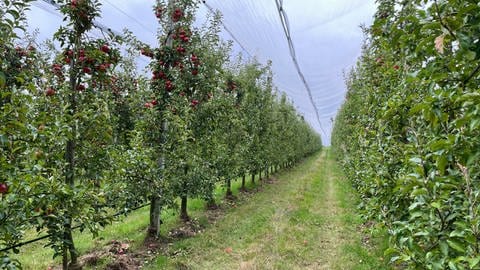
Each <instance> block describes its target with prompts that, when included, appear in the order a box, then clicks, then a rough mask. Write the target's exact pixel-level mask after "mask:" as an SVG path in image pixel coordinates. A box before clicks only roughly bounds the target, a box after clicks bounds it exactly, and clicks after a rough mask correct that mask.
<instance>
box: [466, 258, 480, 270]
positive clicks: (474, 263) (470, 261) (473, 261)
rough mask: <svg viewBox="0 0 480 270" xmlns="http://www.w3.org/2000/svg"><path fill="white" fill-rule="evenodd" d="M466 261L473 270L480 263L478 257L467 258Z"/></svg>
mask: <svg viewBox="0 0 480 270" xmlns="http://www.w3.org/2000/svg"><path fill="white" fill-rule="evenodd" d="M467 261H468V265H469V266H470V268H472V269H473V268H474V267H475V266H477V265H478V264H479V263H480V257H475V258H468V259H467Z"/></svg>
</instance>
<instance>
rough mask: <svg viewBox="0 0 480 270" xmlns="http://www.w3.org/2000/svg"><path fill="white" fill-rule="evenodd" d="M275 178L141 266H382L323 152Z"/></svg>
mask: <svg viewBox="0 0 480 270" xmlns="http://www.w3.org/2000/svg"><path fill="white" fill-rule="evenodd" d="M277 177H278V179H277V180H276V181H273V183H272V184H264V187H265V188H264V190H263V191H262V192H259V193H257V194H255V195H254V196H252V197H251V198H250V199H249V200H248V201H245V202H244V203H243V204H242V205H240V206H238V207H236V208H235V209H231V210H230V211H228V212H227V213H226V215H225V216H224V217H222V218H221V219H220V220H218V221H217V222H216V223H215V224H214V225H212V226H210V227H208V228H207V229H206V230H205V232H203V233H202V234H199V235H197V236H195V237H192V238H186V239H182V240H179V241H176V242H173V243H172V244H171V246H170V247H169V251H168V255H165V256H160V257H157V259H156V260H154V261H153V262H152V263H151V264H149V265H148V266H147V267H146V269H388V268H386V267H385V266H384V262H383V260H382V258H381V252H379V249H378V245H379V244H374V245H373V246H372V245H371V246H370V247H367V246H365V245H364V244H362V242H365V239H366V237H365V236H364V235H362V234H361V232H359V227H360V219H359V218H358V216H357V215H356V213H355V197H354V195H353V194H354V192H353V190H352V188H351V187H350V186H349V184H348V183H347V182H346V180H344V179H343V178H342V175H341V173H340V170H339V169H338V168H337V167H336V164H335V161H334V160H333V159H332V157H331V156H330V154H329V151H328V149H327V150H324V151H323V152H322V153H319V154H317V155H314V156H313V157H310V158H308V159H307V160H305V161H304V162H302V163H301V164H300V165H298V166H297V167H296V168H294V169H292V170H290V171H288V172H285V173H281V174H280V175H278V176H277ZM367 239H369V242H370V244H371V243H372V242H375V241H374V240H372V239H370V238H367ZM380 244H381V243H380Z"/></svg>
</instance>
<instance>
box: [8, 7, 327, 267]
mask: <svg viewBox="0 0 480 270" xmlns="http://www.w3.org/2000/svg"><path fill="white" fill-rule="evenodd" d="M56 2H57V3H58V5H59V11H60V12H61V13H62V14H63V15H64V22H65V25H63V26H61V27H60V28H59V29H58V31H57V33H56V34H55V36H54V37H53V40H54V42H50V43H47V45H45V46H33V43H31V42H30V41H24V40H22V39H20V38H19V37H18V36H17V34H16V33H18V32H21V30H22V26H23V24H24V18H25V10H26V9H27V8H28V1H3V2H2V3H1V4H0V7H1V10H0V15H1V18H2V20H1V24H0V28H1V43H0V48H1V49H0V56H1V57H0V61H1V62H0V64H1V65H0V90H1V95H0V229H1V230H0V249H2V250H3V249H5V248H8V247H10V246H12V245H15V244H17V243H19V242H21V241H22V240H25V239H23V235H24V232H25V231H26V230H32V229H36V230H38V231H39V232H47V233H48V234H49V235H50V237H49V238H48V239H49V240H48V246H50V247H52V248H53V249H54V251H55V256H62V258H63V268H64V269H78V268H80V267H81V266H80V265H78V263H77V257H78V253H77V250H76V248H75V245H74V242H75V239H73V237H72V230H74V229H77V228H78V229H80V230H84V229H87V230H89V231H90V232H92V233H93V234H94V235H95V234H96V233H97V232H98V230H99V229H101V227H102V226H106V225H107V224H108V223H109V222H110V221H111V220H112V219H113V216H114V215H113V214H114V213H116V214H118V213H128V211H129V209H132V208H134V207H137V206H138V205H140V204H143V203H146V202H149V203H150V208H151V210H150V213H151V215H150V219H151V221H150V227H149V230H148V234H149V235H150V236H153V237H155V236H157V235H158V233H159V226H160V224H161V221H160V219H159V218H160V213H161V210H162V208H164V207H172V206H173V207H175V206H176V204H177V198H179V197H180V198H181V215H180V216H181V217H182V218H183V219H188V213H187V212H186V204H187V198H189V197H190V198H191V197H201V198H204V199H205V200H207V201H208V202H212V199H213V190H214V188H215V185H216V184H218V183H224V184H225V186H226V190H227V192H226V193H227V195H229V186H230V183H231V181H234V180H236V179H238V178H239V177H241V176H245V175H247V174H252V175H256V174H258V173H261V172H265V173H266V174H268V172H270V171H271V169H272V168H278V167H280V166H290V165H292V164H293V163H294V162H295V161H297V160H299V159H300V158H302V157H304V156H306V155H308V154H311V153H313V152H315V151H317V150H319V149H320V147H321V141H320V137H319V135H318V134H316V133H315V132H314V131H313V130H312V129H311V128H310V126H309V125H308V124H307V123H306V122H305V121H304V120H303V118H302V117H301V116H299V115H298V114H297V113H296V111H295V109H294V106H293V104H291V103H290V102H288V101H287V98H286V97H285V96H277V94H276V89H275V88H274V85H273V82H272V74H271V70H270V65H265V66H263V65H261V64H259V63H257V62H255V61H251V62H247V63H245V62H242V61H238V63H236V64H231V63H230V60H229V55H230V45H229V43H228V42H224V41H222V40H221V39H220V38H219V36H218V33H219V31H220V27H219V25H220V17H219V16H218V15H216V14H211V16H210V17H209V19H208V21H207V23H205V24H204V26H202V27H199V28H197V27H194V26H193V21H194V18H195V10H196V7H197V5H198V4H199V2H198V1H191V0H177V1H168V2H167V1H157V2H156V4H155V6H154V13H155V16H156V17H157V18H158V21H159V23H160V30H159V31H158V48H150V47H148V46H146V45H144V44H142V43H141V42H139V41H138V40H136V39H135V37H134V35H133V34H131V33H126V34H125V35H124V36H123V37H118V36H115V35H113V34H112V33H103V38H102V39H92V38H91V36H90V35H89V34H90V31H91V30H92V29H93V28H95V23H94V20H95V18H96V17H98V16H100V2H101V1H97V0H64V1H56ZM26 42H27V43H28V44H25V43H26ZM140 54H141V55H142V56H140ZM136 57H146V59H150V60H151V63H150V65H149V69H150V70H151V72H152V77H151V78H146V77H145V76H142V75H139V74H138V72H137V71H136V65H135V58H136ZM12 251H13V252H15V251H17V250H15V249H13V250H12V249H5V250H4V251H0V258H1V261H0V267H1V268H10V269H15V268H17V267H18V266H19V262H16V261H12V260H11V259H9V257H8V255H9V252H12Z"/></svg>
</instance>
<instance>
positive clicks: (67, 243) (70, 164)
mask: <svg viewBox="0 0 480 270" xmlns="http://www.w3.org/2000/svg"><path fill="white" fill-rule="evenodd" d="M79 47H80V39H79V38H76V41H75V48H76V49H78V48H79ZM74 66H75V61H72V62H71V63H70V69H71V70H70V82H69V83H70V89H69V90H70V91H69V92H70V93H69V97H68V98H69V103H70V109H69V110H68V112H67V113H68V115H69V117H70V128H71V130H72V137H71V138H72V139H69V140H68V141H67V145H66V148H65V162H66V168H65V184H67V185H68V186H69V187H70V188H72V189H73V187H74V186H75V150H76V142H75V138H76V137H77V128H76V124H75V123H74V122H73V121H74V120H73V117H74V115H75V114H76V112H77V100H76V96H75V95H76V86H77V81H76V80H77V78H76V76H75V74H74ZM65 211H66V213H65V227H64V231H63V254H62V256H63V258H62V268H63V269H64V270H67V269H81V267H80V266H79V265H78V263H77V257H78V256H77V251H76V250H75V244H74V242H73V237H72V226H71V222H72V217H71V216H70V213H69V212H70V211H69V210H68V207H65ZM67 251H68V252H67ZM68 253H70V264H69V263H68Z"/></svg>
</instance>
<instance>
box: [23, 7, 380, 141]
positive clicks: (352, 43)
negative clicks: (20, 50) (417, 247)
mask: <svg viewBox="0 0 480 270" xmlns="http://www.w3.org/2000/svg"><path fill="white" fill-rule="evenodd" d="M101 2H102V18H100V19H98V20H97V21H98V22H100V23H101V24H103V25H104V26H107V27H109V28H111V29H113V30H116V31H118V32H121V31H122V29H124V28H128V29H129V30H131V31H132V32H133V33H134V34H135V35H136V36H137V37H138V38H139V39H140V40H141V41H143V42H145V43H147V44H150V45H152V46H156V36H155V32H156V29H157V26H158V24H157V21H156V18H155V16H154V14H153V12H152V6H153V4H154V2H155V1H153V0H102V1H101ZM206 2H207V4H208V5H209V6H211V7H212V8H213V9H216V10H219V11H220V12H221V13H222V15H223V24H224V25H225V26H226V27H227V28H228V29H229V30H230V32H231V33H232V34H233V35H234V36H235V39H236V40H238V42H239V43H240V44H241V46H240V45H239V44H238V43H236V42H235V43H234V50H233V52H234V53H236V52H239V51H241V52H243V53H244V54H245V57H247V58H248V56H249V55H250V56H254V57H256V58H257V59H258V60H259V61H260V62H261V63H264V64H265V63H267V61H268V60H271V61H272V69H273V72H274V83H275V85H276V86H277V87H278V91H279V92H284V93H286V94H287V96H288V97H289V99H290V100H291V101H292V102H293V103H294V104H295V107H296V108H297V111H298V112H299V113H300V114H302V115H303V116H304V118H305V120H306V121H307V122H308V123H310V125H311V126H312V128H313V129H314V130H316V131H317V132H318V133H319V134H320V135H321V137H322V142H323V144H324V145H329V144H330V133H331V130H332V125H333V122H332V120H333V119H335V115H336V113H337V111H338V109H339V107H340V106H341V104H342V103H343V101H344V98H345V94H346V87H345V83H344V76H343V74H344V72H348V71H349V70H350V69H351V68H352V66H353V65H354V64H355V62H356V59H357V58H358V57H359V56H360V51H361V46H362V42H363V33H362V31H361V29H360V25H366V26H369V25H370V24H371V23H372V17H373V13H374V12H375V8H376V5H375V3H374V2H375V1H374V0H283V1H279V2H281V3H282V6H283V10H284V11H285V13H286V14H287V17H288V22H289V26H290V35H291V38H292V41H293V44H294V48H295V53H296V58H297V61H298V64H299V67H300V70H301V72H302V73H303V75H304V77H305V79H306V82H307V84H308V85H309V87H310V89H311V93H312V98H313V101H314V103H315V105H316V107H317V109H318V113H319V117H320V123H319V122H318V121H317V118H316V114H315V109H314V107H313V106H312V104H311V101H310V99H309V97H308V93H307V90H306V88H305V86H304V84H303V83H302V81H301V79H300V77H299V75H298V73H297V71H296V69H295V66H294V63H293V61H292V58H291V56H290V53H289V47H288V43H287V39H286V37H285V33H284V30H283V27H282V23H281V20H280V16H279V12H278V9H277V6H276V0H206ZM206 13H207V8H206V6H205V5H203V4H202V5H200V8H199V11H198V17H199V18H198V20H199V21H201V19H202V18H201V17H203V16H205V14H206ZM27 18H28V23H29V30H30V31H33V30H38V32H39V35H38V39H39V41H42V40H44V39H46V38H51V37H52V36H53V33H54V32H55V31H56V29H57V28H58V26H59V25H61V24H62V16H61V15H60V14H59V13H58V11H56V10H55V8H54V7H52V6H51V5H49V4H48V3H45V2H43V1H42V0H38V1H36V2H34V4H33V6H32V8H31V10H30V11H29V12H28V13H27ZM222 37H223V38H224V39H232V37H231V36H230V34H228V33H227V32H226V31H224V32H223V33H222ZM241 47H243V48H244V49H245V51H244V50H243V49H241ZM142 61H143V62H145V59H143V60H142V59H141V58H140V59H139V62H140V63H139V65H142V63H141V62H142Z"/></svg>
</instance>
